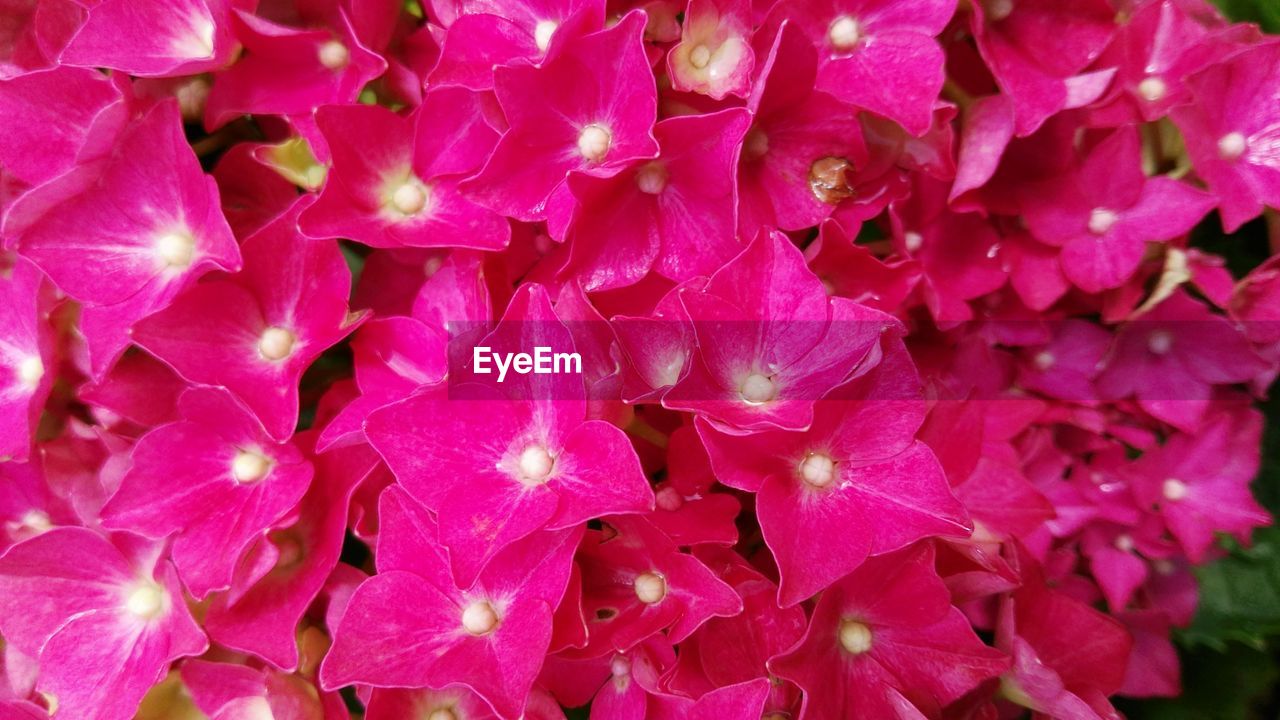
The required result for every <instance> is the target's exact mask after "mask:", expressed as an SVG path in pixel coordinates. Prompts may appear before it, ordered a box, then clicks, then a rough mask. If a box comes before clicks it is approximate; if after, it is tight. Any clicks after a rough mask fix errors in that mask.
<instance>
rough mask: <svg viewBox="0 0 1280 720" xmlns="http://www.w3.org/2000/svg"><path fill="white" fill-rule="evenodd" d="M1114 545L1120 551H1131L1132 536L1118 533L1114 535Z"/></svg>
mask: <svg viewBox="0 0 1280 720" xmlns="http://www.w3.org/2000/svg"><path fill="white" fill-rule="evenodd" d="M1115 546H1116V549H1117V550H1119V551H1120V552H1132V551H1133V537H1132V536H1131V535H1127V534H1124V535H1119V536H1117V537H1116V542H1115Z"/></svg>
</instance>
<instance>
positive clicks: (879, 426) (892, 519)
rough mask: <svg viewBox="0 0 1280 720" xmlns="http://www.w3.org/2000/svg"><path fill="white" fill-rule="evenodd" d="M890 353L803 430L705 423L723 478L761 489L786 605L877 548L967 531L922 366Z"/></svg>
mask: <svg viewBox="0 0 1280 720" xmlns="http://www.w3.org/2000/svg"><path fill="white" fill-rule="evenodd" d="M883 352H884V353H885V359H884V360H883V361H881V363H880V365H878V366H877V367H876V368H875V369H873V370H871V371H870V373H869V374H867V375H864V376H862V377H859V378H858V379H857V380H855V381H853V382H851V383H849V384H847V385H844V386H842V387H841V388H838V389H836V390H835V391H833V392H831V393H829V394H828V395H827V396H826V397H824V398H823V399H822V400H820V401H819V402H818V403H817V407H816V412H815V413H814V417H813V422H812V424H811V425H810V426H809V427H808V429H807V430H805V431H804V432H787V431H783V430H765V431H757V432H755V433H752V434H749V435H736V434H732V433H729V432H724V431H718V430H716V429H715V428H714V427H713V426H712V425H711V423H708V422H702V421H700V422H699V423H698V431H699V434H700V435H701V436H702V438H703V441H704V442H706V444H707V449H708V451H709V452H710V455H711V463H712V467H714V468H715V470H716V475H717V477H719V478H720V480H721V481H722V482H724V483H725V484H727V485H729V486H731V487H736V488H739V489H742V490H748V491H754V492H757V493H758V496H757V498H756V513H757V516H758V517H759V520H760V529H761V531H762V532H763V533H764V539H765V542H767V543H768V544H769V548H770V549H771V550H772V551H773V556H774V558H775V559H776V560H777V563H778V569H779V572H780V574H781V576H782V580H781V583H780V586H779V588H778V601H779V602H780V603H781V604H782V605H783V606H784V607H789V606H791V605H794V604H796V603H798V602H800V601H801V600H804V599H806V598H808V597H811V596H813V595H814V594H816V593H818V592H819V591H821V590H822V589H824V588H826V587H827V586H829V585H831V584H832V583H834V582H836V581H837V580H839V579H840V578H842V577H844V576H845V575H847V574H848V573H849V572H850V571H852V570H853V569H854V568H856V567H858V566H859V565H861V564H862V562H863V561H864V560H866V558H867V556H868V555H879V554H882V553H886V552H889V551H892V550H896V549H898V548H901V547H904V546H906V545H908V544H910V543H912V542H915V541H916V540H918V539H920V538H922V537H927V536H930V535H962V536H963V535H966V534H968V531H969V530H968V527H967V518H966V515H965V511H964V508H963V507H962V506H961V505H960V503H959V502H957V501H956V499H955V498H954V497H953V496H952V495H951V490H950V488H949V487H948V485H947V481H946V477H945V476H944V475H943V472H942V467H941V466H940V465H939V464H938V461H937V459H936V458H935V457H934V455H933V453H932V452H931V451H930V450H929V449H928V448H927V447H926V446H925V445H924V444H923V443H920V442H917V441H916V440H915V433H916V430H918V429H919V427H920V424H921V422H922V421H923V418H924V405H923V402H922V400H921V398H920V390H919V384H918V383H919V381H918V379H917V377H916V375H915V372H914V368H913V367H912V365H911V362H910V360H909V358H908V356H907V354H906V351H905V350H904V349H902V347H901V345H900V344H899V345H897V347H894V346H893V345H890V346H888V347H886V348H885V349H884V350H883ZM832 537H839V538H841V541H840V542H839V543H836V544H833V543H832V542H831V538H832Z"/></svg>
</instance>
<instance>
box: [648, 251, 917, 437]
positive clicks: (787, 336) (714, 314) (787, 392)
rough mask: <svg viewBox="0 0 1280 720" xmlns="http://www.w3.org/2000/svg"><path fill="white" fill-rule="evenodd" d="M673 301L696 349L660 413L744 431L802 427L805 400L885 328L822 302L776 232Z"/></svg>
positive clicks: (827, 385) (839, 376) (833, 380)
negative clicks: (688, 322) (687, 321)
mask: <svg viewBox="0 0 1280 720" xmlns="http://www.w3.org/2000/svg"><path fill="white" fill-rule="evenodd" d="M743 298H745V299H748V301H749V304H741V303H742V300H741V299H743ZM680 300H681V302H682V303H683V305H684V307H685V310H686V311H687V312H688V314H689V317H690V318H691V319H692V320H693V326H694V331H695V334H696V336H697V347H696V350H695V352H694V354H693V357H692V362H691V363H690V366H689V368H688V371H687V373H686V374H685V375H683V376H682V377H681V379H680V380H679V382H677V383H676V385H675V387H673V388H671V390H670V391H668V392H667V393H666V395H665V396H663V405H664V406H665V407H667V408H669V409H673V410H690V411H694V412H697V413H699V414H701V415H703V416H705V417H707V418H709V419H712V420H715V421H716V422H717V423H721V424H723V425H726V426H732V427H736V428H738V429H740V430H744V431H753V430H761V429H765V428H784V429H790V430H798V429H802V428H804V427H806V426H807V425H808V424H809V423H810V421H811V420H812V419H813V412H814V402H815V401H817V400H818V399H819V398H821V397H822V396H823V395H824V394H826V392H827V391H829V390H830V389H831V388H833V387H835V386H836V385H839V384H840V383H841V382H843V381H844V380H845V379H847V378H848V377H850V376H851V375H852V374H853V372H854V370H855V368H856V367H857V366H858V364H859V363H861V362H862V361H863V360H864V359H865V358H867V357H868V356H869V355H870V353H872V351H873V348H874V346H875V343H876V341H877V339H878V338H879V336H880V333H881V331H882V330H883V329H885V328H888V327H891V326H892V324H893V321H892V319H890V318H889V317H888V316H884V315H881V314H880V313H878V312H876V311H873V310H870V309H868V308H864V307H862V306H861V305H858V304H856V303H853V302H851V301H848V300H845V299H843V298H828V297H827V294H826V293H825V292H824V291H823V289H822V283H821V282H820V281H819V280H818V279H817V278H816V277H814V275H813V273H812V272H810V271H809V269H808V268H807V267H805V264H804V258H803V256H802V255H801V254H800V251H799V250H797V249H796V247H795V246H794V245H792V244H791V243H790V241H788V240H787V239H786V236H785V235H782V234H780V233H771V234H769V235H761V236H760V237H759V238H758V239H757V240H756V241H755V242H753V243H751V245H749V246H748V247H747V248H746V249H745V250H743V251H742V253H741V254H739V255H738V256H737V257H736V258H734V259H733V260H731V261H729V262H728V263H727V264H725V265H724V267H722V268H720V270H718V271H716V273H715V275H712V276H711V279H710V281H709V282H708V283H707V285H706V287H705V288H703V289H701V290H694V289H692V288H691V289H688V290H685V291H683V292H682V293H681V294H680Z"/></svg>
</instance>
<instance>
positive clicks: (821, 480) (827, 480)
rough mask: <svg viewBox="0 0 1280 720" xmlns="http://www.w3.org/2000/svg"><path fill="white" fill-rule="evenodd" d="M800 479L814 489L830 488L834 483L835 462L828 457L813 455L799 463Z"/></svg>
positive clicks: (818, 454) (820, 454)
mask: <svg viewBox="0 0 1280 720" xmlns="http://www.w3.org/2000/svg"><path fill="white" fill-rule="evenodd" d="M800 478H801V479H802V480H804V481H805V482H807V483H809V484H810V485H812V486H814V487H816V488H825V487H830V485H831V483H833V482H835V481H836V462H835V460H832V459H831V457H830V456H828V455H823V454H822V453H813V454H811V455H809V456H808V457H806V458H805V459H804V460H803V461H802V462H801V463H800Z"/></svg>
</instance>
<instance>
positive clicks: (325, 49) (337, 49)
mask: <svg viewBox="0 0 1280 720" xmlns="http://www.w3.org/2000/svg"><path fill="white" fill-rule="evenodd" d="M318 54H319V56H320V64H321V65H323V66H325V67H327V68H329V69H330V70H341V69H342V68H344V67H346V66H347V63H349V62H351V51H349V50H347V46H346V45H343V44H342V43H340V42H338V41H337V40H329V41H328V42H326V43H324V44H322V45H321V46H320V50H319V53H318Z"/></svg>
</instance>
